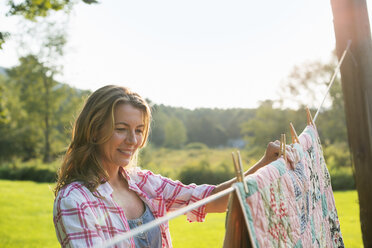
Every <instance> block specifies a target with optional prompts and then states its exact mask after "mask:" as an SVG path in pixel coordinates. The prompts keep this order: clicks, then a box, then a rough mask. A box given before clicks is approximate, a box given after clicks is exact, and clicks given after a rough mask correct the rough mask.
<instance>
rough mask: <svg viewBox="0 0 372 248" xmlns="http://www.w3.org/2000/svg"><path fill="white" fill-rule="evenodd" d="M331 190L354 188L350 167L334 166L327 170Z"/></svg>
mask: <svg viewBox="0 0 372 248" xmlns="http://www.w3.org/2000/svg"><path fill="white" fill-rule="evenodd" d="M329 173H330V174H331V182H332V189H333V190H352V189H355V181H354V175H353V171H352V168H351V167H338V168H336V167H334V168H331V169H330V170H329Z"/></svg>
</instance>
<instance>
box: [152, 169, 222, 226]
mask: <svg viewBox="0 0 372 248" xmlns="http://www.w3.org/2000/svg"><path fill="white" fill-rule="evenodd" d="M148 179H149V181H150V184H151V185H155V188H156V189H155V191H156V194H157V195H158V196H161V197H162V199H164V203H165V205H166V210H167V211H174V210H177V209H179V208H182V207H185V206H187V205H189V204H192V203H194V202H197V201H200V200H202V199H204V198H206V197H208V196H209V195H210V194H211V192H212V190H213V189H214V188H215V187H216V186H214V185H208V184H202V185H196V184H194V183H193V184H189V185H185V184H183V183H181V182H180V181H173V180H171V179H169V178H166V177H162V176H160V175H154V174H153V173H152V172H150V174H149V177H148ZM205 215H206V212H205V205H203V206H200V207H199V208H196V209H193V210H191V211H190V212H188V213H186V216H187V220H188V221H190V222H194V221H198V222H202V221H204V219H205Z"/></svg>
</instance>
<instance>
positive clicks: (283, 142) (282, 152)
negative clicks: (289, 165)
mask: <svg viewBox="0 0 372 248" xmlns="http://www.w3.org/2000/svg"><path fill="white" fill-rule="evenodd" d="M285 145H286V137H285V133H283V134H282V135H281V136H280V148H279V157H280V156H282V155H283V158H284V161H287V155H286V152H285Z"/></svg>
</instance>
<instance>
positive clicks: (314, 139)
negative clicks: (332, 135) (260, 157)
mask: <svg viewBox="0 0 372 248" xmlns="http://www.w3.org/2000/svg"><path fill="white" fill-rule="evenodd" d="M299 140H300V144H295V145H294V146H295V148H296V150H297V152H298V153H299V155H300V162H298V163H297V164H296V165H295V167H294V168H292V167H291V166H290V165H286V164H285V163H284V160H283V158H280V159H278V160H276V161H274V162H272V163H271V164H269V165H267V166H265V167H263V168H261V169H260V170H258V171H257V172H256V173H255V174H253V175H250V176H248V177H247V178H246V179H245V181H246V183H247V185H248V188H249V193H248V194H245V192H244V188H243V184H242V183H237V184H236V185H237V186H238V188H239V194H238V197H239V199H240V202H241V204H242V206H243V209H244V215H245V221H246V224H247V226H248V230H249V236H250V240H251V242H252V246H253V247H344V243H343V239H342V235H341V231H340V223H339V220H338V216H337V211H336V206H335V201H334V197H333V192H332V187H331V179H330V175H329V173H328V169H327V166H326V164H325V161H324V157H323V151H322V147H321V144H320V140H319V136H318V133H317V131H316V129H315V128H314V127H312V126H307V127H306V128H305V130H304V131H303V132H302V134H301V135H300V137H299Z"/></svg>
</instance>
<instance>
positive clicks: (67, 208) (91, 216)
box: [53, 168, 215, 248]
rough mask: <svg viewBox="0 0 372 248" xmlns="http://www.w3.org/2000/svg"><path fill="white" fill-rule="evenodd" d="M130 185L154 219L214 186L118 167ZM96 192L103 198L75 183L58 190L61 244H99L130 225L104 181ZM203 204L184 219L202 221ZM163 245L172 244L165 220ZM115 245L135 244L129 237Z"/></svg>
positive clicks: (56, 207) (56, 213)
mask: <svg viewBox="0 0 372 248" xmlns="http://www.w3.org/2000/svg"><path fill="white" fill-rule="evenodd" d="M121 172H122V174H123V176H124V177H125V178H126V179H127V181H128V184H129V188H130V189H131V190H133V191H134V192H136V193H137V194H138V196H139V197H140V198H141V199H142V200H143V201H144V202H145V203H146V204H147V205H148V206H149V208H150V210H151V211H152V213H153V214H154V216H155V218H159V217H162V216H164V215H166V213H167V212H169V211H172V210H176V209H179V208H182V207H185V206H187V205H188V204H190V203H193V202H196V201H199V200H201V199H203V198H205V197H207V196H209V195H210V193H211V192H212V190H213V189H214V188H215V186H212V185H200V186H197V185H195V184H190V185H184V184H182V183H180V182H179V181H172V180H170V179H168V178H165V177H162V176H160V175H155V174H153V173H152V172H151V171H147V170H140V169H139V168H132V169H130V170H124V169H122V170H121ZM97 191H98V192H99V194H101V196H103V199H100V198H98V197H95V196H94V195H93V194H92V193H91V192H90V191H89V190H88V189H87V188H86V187H85V186H83V185H82V184H81V183H79V182H74V183H71V184H69V185H67V186H66V187H64V188H63V189H62V190H60V192H59V193H58V195H57V197H56V199H55V201H54V208H53V221H54V226H55V229H56V233H57V238H58V241H59V242H60V243H61V246H62V247H92V246H95V245H98V244H102V243H103V242H104V241H105V240H109V239H111V238H113V237H114V236H115V235H118V234H121V233H124V232H127V231H128V230H129V229H130V228H129V225H128V222H127V218H126V217H125V213H124V211H123V209H122V208H121V207H120V206H119V205H118V204H116V203H115V202H114V201H113V199H112V191H113V190H112V188H111V186H110V184H109V183H107V182H106V183H103V184H101V185H100V186H99V187H98V188H97ZM205 215H206V213H205V205H204V206H201V207H199V208H197V209H194V210H192V211H190V212H188V213H187V219H188V220H189V221H190V222H192V221H204V218H205ZM160 230H161V236H162V247H172V242H171V237H170V233H169V226H168V222H167V223H164V224H161V225H160ZM117 247H133V248H134V247H135V245H134V240H133V239H132V238H131V239H128V240H126V241H123V242H122V243H120V244H118V245H117Z"/></svg>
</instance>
